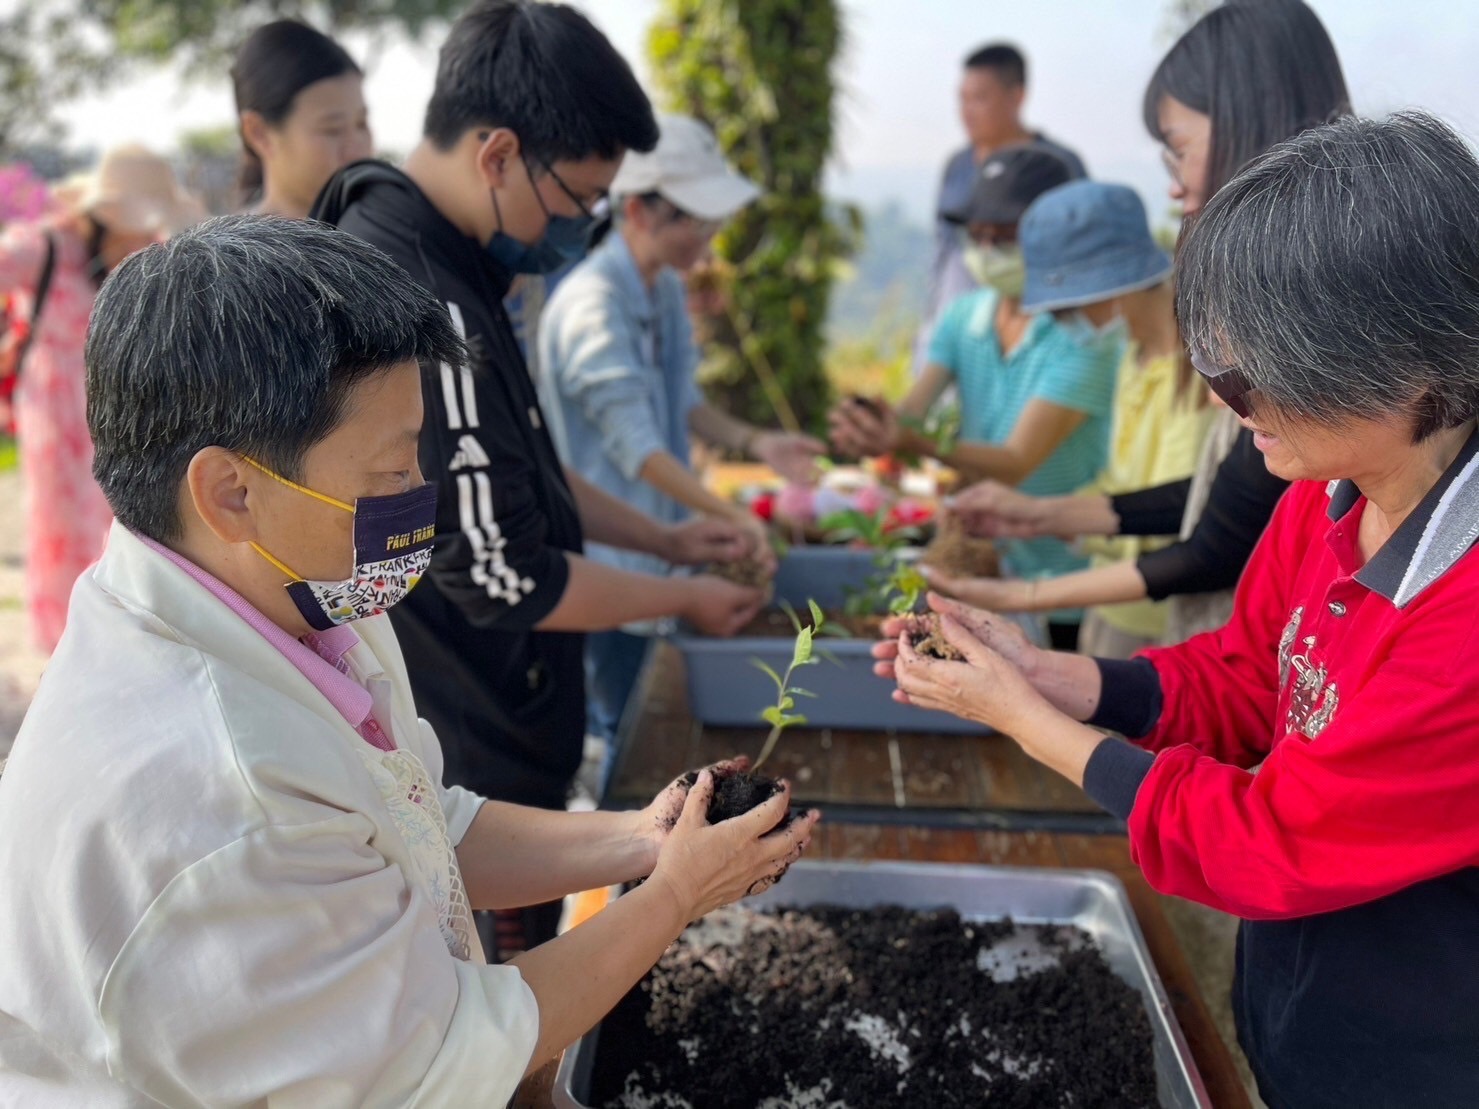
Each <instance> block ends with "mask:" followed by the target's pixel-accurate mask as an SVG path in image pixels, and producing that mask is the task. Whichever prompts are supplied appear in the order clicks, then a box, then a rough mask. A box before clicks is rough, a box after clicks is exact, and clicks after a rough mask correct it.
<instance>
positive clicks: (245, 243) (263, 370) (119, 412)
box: [86, 216, 464, 541]
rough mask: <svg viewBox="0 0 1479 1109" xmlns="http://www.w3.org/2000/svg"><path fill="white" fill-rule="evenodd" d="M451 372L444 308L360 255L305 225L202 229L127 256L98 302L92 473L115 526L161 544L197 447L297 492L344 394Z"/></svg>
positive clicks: (172, 527)
mask: <svg viewBox="0 0 1479 1109" xmlns="http://www.w3.org/2000/svg"><path fill="white" fill-rule="evenodd" d="M463 357H464V351H463V348H462V343H461V341H460V340H459V339H458V338H457V334H456V332H455V331H454V330H453V328H452V323H451V320H450V319H449V318H448V316H447V311H446V309H445V308H444V307H443V306H442V305H441V303H440V302H438V301H437V300H436V298H435V297H433V296H432V295H431V293H429V292H427V291H426V290H425V289H424V288H423V287H422V286H420V285H418V284H417V283H416V282H415V281H414V280H412V278H411V277H410V275H408V274H407V273H406V272H405V271H404V270H403V269H401V268H400V267H399V266H398V265H396V264H395V263H394V262H393V261H391V260H390V258H389V257H387V256H386V255H385V254H383V253H381V252H380V251H379V250H377V249H376V248H375V247H373V246H370V245H369V244H368V243H366V242H363V241H362V240H360V239H356V238H355V237H354V236H352V235H349V234H347V233H346V232H342V231H337V230H335V229H334V228H331V227H327V226H324V225H322V224H314V223H309V222H307V221H299V220H285V219H275V218H271V217H266V216H223V217H221V218H219V219H213V220H210V221H208V222H206V223H203V224H200V225H199V226H198V227H195V228H193V229H192V230H189V231H186V232H183V233H181V234H179V235H176V236H175V237H174V238H173V239H171V240H170V241H169V242H167V243H163V244H160V245H156V246H151V247H149V248H148V249H147V250H142V251H140V252H139V253H137V254H135V255H133V256H132V257H130V258H129V259H128V260H126V261H125V262H124V263H123V264H122V265H121V266H119V267H118V269H117V270H116V271H115V272H114V273H113V274H112V276H110V277H109V279H108V281H107V282H106V283H105V284H104V285H103V288H102V290H101V291H100V292H99V293H98V298H97V304H96V306H95V307H94V309H93V318H92V325H91V329H90V330H89V332H88V337H87V350H86V361H87V423H88V428H89V430H90V431H91V432H92V439H93V443H94V445H95V447H96V455H95V457H94V460H93V473H94V475H95V476H96V477H97V479H98V483H99V484H100V485H101V486H102V487H103V493H104V495H106V496H107V498H108V503H109V504H110V505H111V506H112V508H113V512H114V514H115V515H116V516H117V517H118V520H119V522H120V523H122V524H124V525H125V526H126V527H129V528H131V529H133V530H135V531H137V532H140V533H142V534H144V535H147V536H149V537H150V538H153V539H157V540H160V541H168V540H171V539H174V538H177V537H178V535H179V528H180V521H179V517H178V511H177V504H178V497H179V490H180V483H181V482H182V481H183V480H184V477H185V471H186V469H187V468H188V466H189V464H190V459H191V458H193V457H194V456H195V454H196V452H198V451H200V450H201V449H202V448H204V447H208V446H220V447H225V448H226V449H228V450H233V451H240V452H243V453H249V454H251V455H252V456H253V457H255V458H259V459H261V460H262V462H263V463H264V464H265V465H268V466H271V467H273V468H274V469H276V470H277V471H278V472H279V473H282V474H283V475H285V476H287V477H289V478H293V477H299V476H301V467H302V463H303V456H304V454H305V453H306V452H307V451H308V450H309V448H311V447H312V446H313V445H314V444H315V443H318V442H319V441H320V440H322V439H323V438H324V437H325V436H327V435H328V434H329V433H330V432H332V431H333V430H334V428H335V427H337V426H338V424H339V422H340V420H342V419H343V417H344V413H345V407H346V401H347V400H348V398H349V396H350V394H351V392H352V390H353V388H354V387H355V386H356V385H358V384H360V383H362V382H364V381H366V380H368V379H370V378H372V377H374V376H375V375H377V374H380V373H383V372H384V371H386V370H388V369H390V368H391V367H392V366H395V365H399V364H401V363H403V362H407V361H409V360H412V359H415V360H417V361H419V362H421V363H422V364H428V363H431V362H450V363H453V364H459V363H460V362H461V360H462V358H463Z"/></svg>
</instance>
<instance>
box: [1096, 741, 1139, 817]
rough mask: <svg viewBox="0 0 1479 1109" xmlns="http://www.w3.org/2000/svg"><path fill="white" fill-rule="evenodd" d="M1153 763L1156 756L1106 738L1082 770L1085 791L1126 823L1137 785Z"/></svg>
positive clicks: (1133, 805)
mask: <svg viewBox="0 0 1479 1109" xmlns="http://www.w3.org/2000/svg"><path fill="white" fill-rule="evenodd" d="M1154 763H1155V756H1154V755H1152V754H1151V753H1150V752H1149V751H1142V750H1141V749H1140V748H1139V747H1132V746H1130V745H1129V744H1128V743H1126V742H1125V741H1124V740H1122V739H1113V738H1110V737H1106V738H1105V739H1104V740H1103V742H1101V743H1100V744H1099V746H1098V747H1095V748H1094V753H1093V754H1092V755H1090V756H1089V763H1088V765H1087V766H1085V767H1084V792H1085V793H1087V794H1088V795H1089V796H1090V797H1092V798H1093V799H1094V800H1095V801H1096V802H1098V803H1099V804H1100V805H1102V806H1104V808H1105V809H1106V810H1108V811H1109V812H1110V813H1112V814H1113V815H1114V816H1117V817H1119V818H1120V819H1121V820H1129V819H1130V810H1131V809H1133V808H1134V807H1135V795H1136V794H1137V793H1139V792H1140V783H1141V782H1143V781H1145V776H1146V775H1147V774H1149V773H1150V768H1151V766H1152V765H1153V764H1154Z"/></svg>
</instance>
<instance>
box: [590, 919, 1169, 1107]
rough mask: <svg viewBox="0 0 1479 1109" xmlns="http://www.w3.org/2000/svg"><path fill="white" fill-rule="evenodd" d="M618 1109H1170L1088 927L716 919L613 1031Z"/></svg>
mask: <svg viewBox="0 0 1479 1109" xmlns="http://www.w3.org/2000/svg"><path fill="white" fill-rule="evenodd" d="M590 1103H591V1104H593V1105H597V1106H602V1107H605V1109H634V1107H660V1109H683V1107H689V1109H729V1107H734V1109H755V1107H756V1106H759V1105H762V1104H763V1105H765V1106H767V1107H773V1106H796V1107H806V1109H835V1107H836V1106H838V1105H846V1106H851V1107H855V1109H856V1107H864V1106H866V1107H868V1109H893V1107H895V1106H898V1107H906V1106H907V1107H909V1109H916V1107H919V1106H931V1107H944V1109H949V1107H955V1106H961V1107H964V1106H969V1107H971V1109H976V1107H978V1106H982V1105H990V1106H992V1107H993V1109H997V1107H1002V1109H1051V1107H1055V1106H1074V1107H1078V1109H1096V1107H1097V1109H1126V1107H1141V1106H1153V1105H1155V1104H1156V1082H1155V1061H1154V1043H1153V1039H1152V1034H1151V1028H1150V1022H1149V1019H1148V1018H1147V1016H1146V1013H1145V1008H1144V1005H1143V1004H1142V1001H1141V997H1140V994H1139V993H1138V992H1136V991H1135V990H1134V989H1133V988H1131V987H1130V986H1129V985H1127V984H1126V983H1125V982H1123V981H1122V980H1121V979H1120V978H1118V977H1117V976H1116V975H1115V974H1114V972H1113V971H1111V970H1110V969H1109V966H1108V964H1107V963H1106V962H1105V961H1104V958H1103V956H1102V955H1101V954H1100V952H1099V951H1098V949H1097V948H1096V947H1095V946H1094V944H1093V940H1092V939H1091V938H1090V937H1089V936H1088V935H1087V934H1086V933H1084V932H1081V931H1079V930H1077V929H1074V928H1066V927H1057V926H1050V925H1031V926H1026V925H1016V924H1014V923H1013V922H1012V921H1011V920H1001V921H989V922H969V921H962V920H961V918H960V917H959V916H958V915H957V914H956V913H955V912H953V911H949V910H942V911H937V912H915V911H911V910H907V909H902V908H898V907H883V908H878V909H869V910H862V911H860V910H854V909H847V908H840V907H835V906H816V907H812V908H810V909H808V910H806V911H804V912H799V911H780V912H779V913H777V914H774V915H770V914H760V913H755V912H753V911H750V910H746V909H743V908H731V909H726V910H720V911H719V912H718V913H711V914H710V915H709V916H708V917H706V918H705V919H704V920H702V921H700V922H699V923H698V924H696V925H693V926H692V927H690V928H689V930H688V931H687V932H685V933H684V935H683V937H682V938H681V939H680V940H679V941H678V942H677V943H676V944H674V945H673V946H672V947H670V948H669V949H668V951H667V953H666V954H665V955H664V956H663V957H662V960H661V961H660V962H659V963H658V965H657V966H656V967H654V968H653V970H652V971H651V972H650V973H649V974H648V975H647V977H646V978H644V979H643V980H642V982H640V983H639V984H638V985H637V987H636V988H634V989H633V990H632V991H631V992H630V993H629V994H628V995H627V996H626V997H625V998H624V999H623V1000H622V1001H621V1002H620V1003H619V1004H618V1005H617V1007H616V1008H615V1010H613V1011H612V1013H611V1015H610V1016H608V1017H607V1018H606V1020H605V1021H604V1022H602V1025H601V1034H600V1040H599V1047H598V1050H597V1052H596V1059H595V1068H594V1071H593V1074H592V1086H591V1098H590Z"/></svg>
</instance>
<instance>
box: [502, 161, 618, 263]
mask: <svg viewBox="0 0 1479 1109" xmlns="http://www.w3.org/2000/svg"><path fill="white" fill-rule="evenodd" d="M524 170H525V172H526V173H527V174H528V176H529V187H530V188H531V189H534V199H535V200H537V201H539V206H540V208H542V209H543V210H544V218H545V228H544V234H543V235H542V236H540V239H539V241H538V242H537V243H533V244H530V243H521V242H520V241H519V240H518V239H516V238H514V237H513V236H512V235H509V234H506V233H505V232H504V231H503V230H502V227H503V212H502V211H501V210H500V209H499V206H498V194H497V193H496V192H492V191H491V190H489V195H490V196H492V198H493V212H494V215H496V216H497V217H498V226H499V228H500V230H498V231H496V232H494V233H493V238H491V239H489V240H488V247H487V250H488V253H489V255H491V256H492V258H493V260H494V261H495V262H497V263H498V264H499V265H500V266H502V267H503V268H504V269H506V270H510V271H512V272H513V273H535V274H542V273H554V272H555V271H556V270H558V269H562V268H564V267H565V266H568V265H570V264H572V263H574V262H578V261H580V260H581V259H582V258H584V257H585V256H586V253H587V252H588V251H589V250H590V239H591V229H592V228H593V227H594V226H595V223H596V220H595V218H594V217H592V216H590V215H587V214H585V213H582V214H581V215H578V216H557V215H554V214H553V213H551V212H550V210H549V206H548V205H547V204H545V202H544V197H542V196H541V195H540V194H539V189H538V188H537V187H535V185H534V175H533V173H532V172H530V170H529V163H528V162H527V161H526V162H525V163H524Z"/></svg>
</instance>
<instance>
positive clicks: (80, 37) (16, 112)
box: [0, 0, 467, 155]
mask: <svg viewBox="0 0 1479 1109" xmlns="http://www.w3.org/2000/svg"><path fill="white" fill-rule="evenodd" d="M466 6H467V0H19V2H18V4H17V5H16V6H15V7H14V9H13V10H12V11H11V12H10V14H8V15H4V16H0V155H3V154H9V153H10V152H13V151H14V150H15V149H16V148H17V147H18V146H21V145H23V144H24V143H27V142H35V141H43V140H52V139H55V137H56V125H55V121H54V117H53V114H52V113H53V110H54V109H55V108H56V107H57V106H58V105H60V104H62V103H65V102H66V101H68V100H71V99H73V98H75V97H77V96H78V95H80V94H82V93H84V92H87V91H90V90H96V89H101V88H105V87H107V86H108V85H110V84H112V83H115V82H117V81H119V80H122V79H124V78H126V77H128V76H129V75H131V74H133V73H136V72H137V71H138V68H139V67H140V66H142V65H150V64H159V63H163V62H175V63H181V64H183V66H184V68H185V70H186V71H187V72H190V73H193V74H206V73H208V74H210V75H211V76H212V77H213V79H216V80H220V79H222V74H223V71H224V69H225V67H226V65H227V60H228V59H229V58H230V56H231V54H232V53H233V52H234V51H235V50H236V47H237V46H238V45H239V44H240V42H241V41H242V39H244V38H245V37H246V36H247V35H248V34H250V33H251V31H252V30H253V29H254V28H256V27H258V26H259V25H261V24H263V23H266V22H269V21H271V20H274V19H287V18H294V19H302V20H305V21H306V22H308V23H311V24H313V25H314V26H315V27H319V28H321V29H323V30H325V31H328V32H330V33H342V32H344V31H355V30H357V31H370V32H372V33H386V34H393V33H404V34H409V35H411V36H412V37H416V36H419V35H420V34H421V33H422V32H423V31H424V30H426V29H427V28H429V27H432V26H435V25H438V24H440V23H442V22H444V21H445V20H448V19H450V18H452V17H453V16H455V15H456V14H457V13H459V12H460V11H461V10H462V9H463V8H465V7H466Z"/></svg>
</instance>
